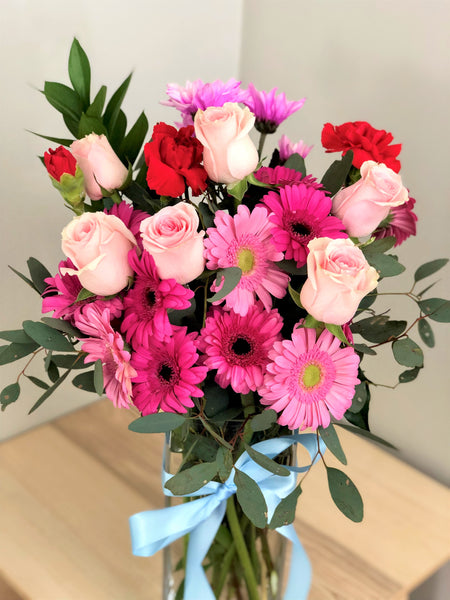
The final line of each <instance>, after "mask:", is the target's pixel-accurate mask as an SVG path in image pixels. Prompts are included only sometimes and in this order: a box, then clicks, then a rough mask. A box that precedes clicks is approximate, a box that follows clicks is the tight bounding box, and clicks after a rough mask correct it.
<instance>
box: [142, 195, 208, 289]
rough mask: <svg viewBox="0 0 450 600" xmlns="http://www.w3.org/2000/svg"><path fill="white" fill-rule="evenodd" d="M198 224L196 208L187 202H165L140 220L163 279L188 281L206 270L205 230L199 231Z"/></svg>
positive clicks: (144, 238) (143, 239) (148, 249)
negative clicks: (161, 206)
mask: <svg viewBox="0 0 450 600" xmlns="http://www.w3.org/2000/svg"><path fill="white" fill-rule="evenodd" d="M198 224H199V220H198V215H197V211H196V210H195V208H194V207H193V206H192V205H191V204H187V202H179V203H178V204H175V206H166V207H165V208H162V209H161V210H160V211H159V212H157V213H156V214H155V215H153V216H151V217H147V218H146V219H144V220H143V221H142V222H141V225H140V230H141V237H142V245H143V247H144V249H145V250H147V252H149V253H150V254H151V255H152V256H153V259H154V261H155V264H156V270H157V272H158V275H159V277H160V278H161V279H175V280H176V281H177V282H178V283H181V284H185V283H189V282H190V281H192V280H193V279H195V278H196V277H198V276H199V275H200V274H201V273H203V270H204V268H205V259H204V258H203V250H204V247H203V236H204V235H205V232H204V231H200V232H197V228H198Z"/></svg>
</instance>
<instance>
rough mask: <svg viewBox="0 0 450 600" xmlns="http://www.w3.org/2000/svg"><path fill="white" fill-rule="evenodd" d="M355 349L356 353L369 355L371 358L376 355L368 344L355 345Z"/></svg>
mask: <svg viewBox="0 0 450 600" xmlns="http://www.w3.org/2000/svg"><path fill="white" fill-rule="evenodd" d="M353 348H354V349H355V350H356V352H360V353H361V354H369V356H374V355H375V354H376V352H375V350H373V348H369V346H367V345H366V344H353Z"/></svg>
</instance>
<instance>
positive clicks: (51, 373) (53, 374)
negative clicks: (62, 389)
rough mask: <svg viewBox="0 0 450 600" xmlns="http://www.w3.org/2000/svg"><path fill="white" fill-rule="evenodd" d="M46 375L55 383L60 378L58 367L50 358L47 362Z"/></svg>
mask: <svg viewBox="0 0 450 600" xmlns="http://www.w3.org/2000/svg"><path fill="white" fill-rule="evenodd" d="M47 375H48V378H49V379H50V381H51V382H52V383H55V382H56V381H58V379H59V378H60V375H59V369H58V367H57V366H56V365H55V363H54V362H53V361H52V360H51V361H49V363H48V368H47Z"/></svg>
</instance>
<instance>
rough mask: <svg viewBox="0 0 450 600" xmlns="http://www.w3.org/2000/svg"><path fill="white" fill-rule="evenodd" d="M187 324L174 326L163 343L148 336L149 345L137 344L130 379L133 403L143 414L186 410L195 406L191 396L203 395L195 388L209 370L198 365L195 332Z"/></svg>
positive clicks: (182, 411) (198, 396)
mask: <svg viewBox="0 0 450 600" xmlns="http://www.w3.org/2000/svg"><path fill="white" fill-rule="evenodd" d="M186 331H187V328H186V327H176V326H174V327H173V332H172V336H171V337H170V338H169V339H168V340H167V341H166V342H160V341H158V340H156V339H155V338H151V339H150V343H149V345H148V348H144V347H143V346H142V347H139V348H138V349H137V350H136V352H135V353H134V354H133V358H132V361H131V364H132V365H133V367H134V368H135V369H136V371H137V375H136V377H135V378H134V379H133V397H134V399H133V402H134V404H135V405H136V406H137V408H138V409H139V410H140V411H141V413H142V414H143V415H149V414H151V413H155V412H157V411H158V410H160V409H161V410H163V411H165V412H176V413H185V412H187V408H188V407H192V406H194V403H193V401H192V397H194V398H200V397H201V396H203V392H202V390H201V389H200V388H199V387H198V384H199V383H201V382H202V381H203V380H204V379H205V377H206V374H207V372H208V369H207V367H205V366H197V365H196V362H197V360H198V352H197V347H196V344H195V338H196V336H197V333H195V332H193V333H186Z"/></svg>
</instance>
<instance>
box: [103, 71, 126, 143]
mask: <svg viewBox="0 0 450 600" xmlns="http://www.w3.org/2000/svg"><path fill="white" fill-rule="evenodd" d="M131 76H132V73H130V75H128V77H127V78H126V79H125V80H124V82H123V83H122V84H121V85H120V86H119V87H118V88H117V90H116V91H115V92H114V94H113V95H112V97H111V99H110V101H109V102H108V105H107V107H106V110H105V114H104V115H103V122H104V123H105V125H106V127H107V129H108V131H109V132H110V133H112V132H113V131H114V128H115V126H116V122H117V119H118V117H119V111H120V107H121V106H122V102H123V99H124V98H125V94H126V93H127V90H128V86H129V85H130V81H131Z"/></svg>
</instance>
